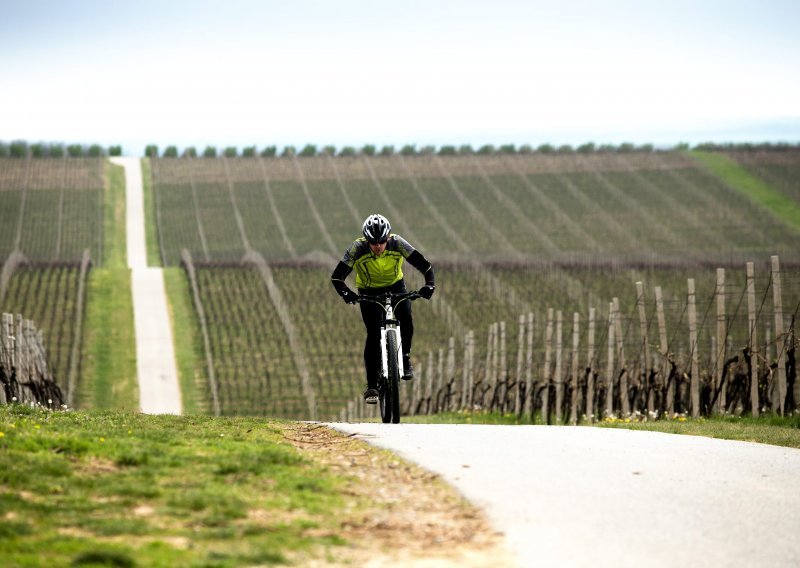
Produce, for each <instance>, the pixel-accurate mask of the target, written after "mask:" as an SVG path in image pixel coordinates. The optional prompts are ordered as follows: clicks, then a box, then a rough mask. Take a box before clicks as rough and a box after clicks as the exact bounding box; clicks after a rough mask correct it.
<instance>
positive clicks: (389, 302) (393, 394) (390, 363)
mask: <svg viewBox="0 0 800 568" xmlns="http://www.w3.org/2000/svg"><path fill="white" fill-rule="evenodd" d="M421 297H422V296H420V295H419V294H418V293H417V292H400V293H396V292H386V293H385V294H380V295H378V296H364V295H362V296H359V297H358V301H359V302H372V303H373V304H378V305H379V306H380V307H382V308H383V310H384V312H385V313H386V315H385V317H384V318H383V321H382V322H381V375H380V378H379V380H378V403H379V404H380V407H381V419H382V420H383V422H384V423H389V422H392V423H393V424H398V423H399V422H400V377H402V376H403V372H404V369H403V341H402V338H401V337H400V322H399V321H397V319H396V318H395V317H394V310H395V308H397V306H398V305H400V303H401V302H404V301H406V300H408V301H409V302H411V301H414V300H416V299H417V298H421Z"/></svg>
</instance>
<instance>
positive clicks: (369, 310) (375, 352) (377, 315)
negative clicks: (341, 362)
mask: <svg viewBox="0 0 800 568" xmlns="http://www.w3.org/2000/svg"><path fill="white" fill-rule="evenodd" d="M405 291H406V286H405V283H404V282H403V281H402V280H401V281H400V282H397V283H396V284H393V285H392V286H389V287H387V288H382V289H376V288H370V289H363V288H362V289H359V293H361V294H364V295H370V296H374V295H379V294H382V293H384V292H395V293H401V292H405ZM359 307H360V308H361V319H362V320H364V327H366V328H367V341H366V344H365V345H364V368H365V370H366V372H367V388H370V389H374V388H378V378H379V377H380V374H381V322H382V321H383V319H384V317H385V315H386V312H385V311H384V309H383V308H382V307H381V306H379V305H378V304H373V303H372V302H361V303H360V304H359ZM394 315H395V317H396V318H397V321H399V322H400V338H401V340H402V342H403V354H404V355H408V354H409V353H411V338H412V337H413V336H414V321H413V318H412V317H411V300H405V301H403V302H401V303H400V305H399V306H397V308H395V310H394Z"/></svg>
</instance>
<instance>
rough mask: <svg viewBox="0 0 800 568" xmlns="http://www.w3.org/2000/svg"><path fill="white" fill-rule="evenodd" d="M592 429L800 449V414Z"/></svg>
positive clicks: (461, 420)
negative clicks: (686, 436) (641, 431)
mask: <svg viewBox="0 0 800 568" xmlns="http://www.w3.org/2000/svg"><path fill="white" fill-rule="evenodd" d="M403 422H412V423H417V424H541V420H540V417H539V416H537V417H536V418H535V420H531V419H530V418H529V417H523V418H518V417H517V416H516V415H514V414H501V413H499V412H483V411H479V412H469V411H460V412H446V413H442V414H436V415H433V416H409V417H405V416H404V417H403ZM583 425H586V424H583ZM594 426H596V427H598V428H624V429H628V430H646V431H649V432H665V433H668V434H683V435H689V436H705V437H708V438H720V439H723V440H740V441H743V442H757V443H760V444H771V445H773V446H786V447H789V448H800V415H796V416H787V417H780V416H775V415H765V416H762V417H760V418H752V417H749V416H743V417H735V416H724V417H723V416H718V417H711V418H699V419H691V418H683V417H679V418H675V419H665V420H655V421H648V422H644V421H625V420H619V419H616V420H606V421H602V422H598V423H596V424H594Z"/></svg>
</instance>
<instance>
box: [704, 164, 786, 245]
mask: <svg viewBox="0 0 800 568" xmlns="http://www.w3.org/2000/svg"><path fill="white" fill-rule="evenodd" d="M689 155H690V156H692V157H693V158H695V159H696V160H697V161H698V162H700V163H701V164H703V165H704V166H706V167H707V168H708V169H709V170H710V171H711V172H712V173H713V174H714V175H716V176H717V177H719V178H721V179H722V180H723V181H724V182H725V183H727V184H728V185H729V186H731V187H733V188H734V189H736V190H738V191H741V192H742V193H744V194H745V195H747V196H748V197H749V198H750V199H751V200H752V201H754V202H755V203H757V204H758V205H761V206H762V207H765V208H766V209H769V211H770V212H772V214H773V215H775V216H776V217H777V218H778V219H780V220H781V221H783V222H784V223H786V224H787V225H789V226H790V227H792V228H794V229H796V230H799V231H800V205H798V204H797V203H795V202H794V201H793V200H791V199H789V198H788V197H786V196H785V195H783V194H782V193H780V192H779V191H778V190H776V189H774V188H773V187H772V186H770V185H769V184H768V183H767V182H765V181H764V180H761V179H759V178H757V177H755V176H753V175H752V174H750V173H749V172H748V171H747V170H746V169H744V168H743V167H742V166H741V165H739V164H737V163H736V162H735V161H733V160H731V159H730V158H728V157H727V156H725V155H724V154H720V153H717V152H703V151H699V150H694V151H692V152H690V153H689Z"/></svg>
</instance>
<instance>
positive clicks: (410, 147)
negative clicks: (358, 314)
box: [144, 142, 800, 158]
mask: <svg viewBox="0 0 800 568" xmlns="http://www.w3.org/2000/svg"><path fill="white" fill-rule="evenodd" d="M797 149H800V143H796V144H792V143H788V142H779V143H771V142H764V143H741V144H734V143H722V144H720V143H714V142H704V143H701V144H697V145H695V146H691V145H690V144H688V143H685V142H683V143H679V144H676V145H674V146H671V147H662V148H656V146H654V145H653V144H634V143H632V142H623V143H621V144H616V145H615V144H595V143H594V142H587V143H585V144H581V145H578V146H572V145H570V144H562V145H553V144H541V145H539V146H537V147H534V146H532V145H530V144H522V145H520V146H517V145H515V144H501V145H497V146H495V145H494V144H484V145H482V146H479V147H477V148H476V147H473V146H471V145H470V144H462V145H459V146H456V145H447V144H446V145H442V146H439V147H436V146H433V145H424V146H419V147H417V145H416V144H406V145H404V146H402V147H400V148H397V147H395V146H392V145H385V146H381V147H380V148H379V147H378V146H376V145H374V144H365V145H364V146H361V147H356V146H342V147H341V148H337V147H336V146H332V145H326V146H317V145H316V144H306V145H305V146H303V147H302V148H300V149H298V147H296V146H292V145H289V146H284V147H283V148H282V149H280V150H279V149H278V147H277V146H265V147H264V148H261V149H259V148H258V147H257V146H245V147H243V148H241V149H239V148H238V147H236V146H226V147H224V148H217V147H216V146H206V147H205V148H204V149H203V150H202V151H198V149H197V148H196V147H194V146H188V147H186V148H184V149H183V150H179V149H178V147H177V146H174V145H171V146H166V147H165V148H164V149H163V151H162V150H161V149H160V148H159V146H158V145H156V144H149V145H148V146H146V147H145V151H144V153H145V156H147V157H150V158H158V157H161V158H180V157H184V158H198V157H203V158H217V157H220V156H223V157H226V158H237V157H243V158H255V157H257V156H262V157H265V158H272V157H277V156H281V157H291V156H308V157H311V156H359V155H364V156H393V155H395V154H401V155H403V156H425V155H434V154H436V155H439V156H457V155H462V156H463V155H471V154H480V155H495V154H503V155H513V154H523V155H524V154H534V153H538V154H572V153H578V154H592V153H621V154H626V153H650V152H656V151H689V150H704V151H788V150H797Z"/></svg>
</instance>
